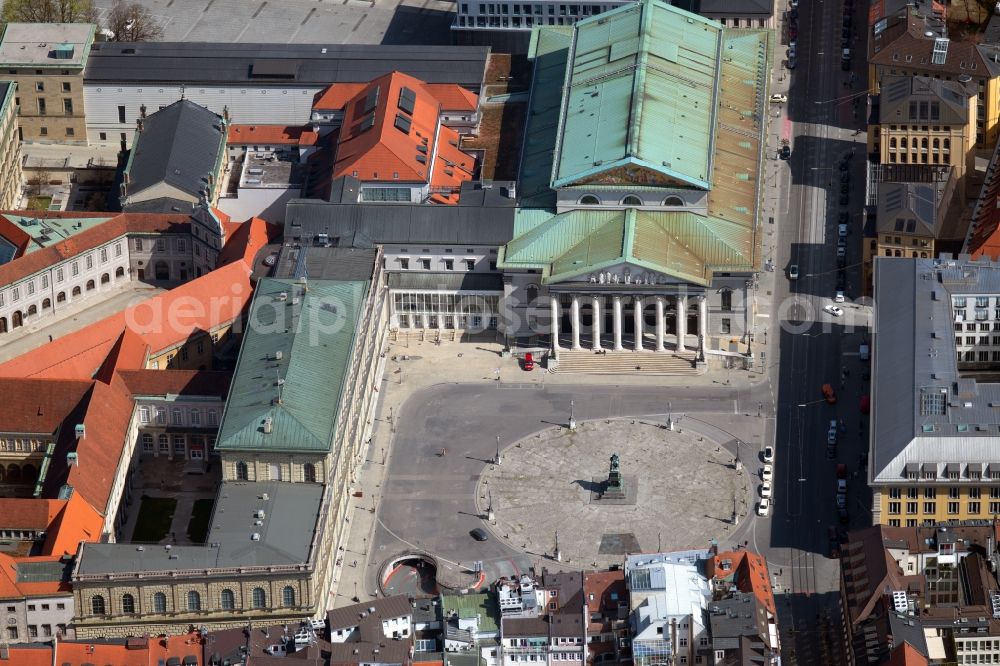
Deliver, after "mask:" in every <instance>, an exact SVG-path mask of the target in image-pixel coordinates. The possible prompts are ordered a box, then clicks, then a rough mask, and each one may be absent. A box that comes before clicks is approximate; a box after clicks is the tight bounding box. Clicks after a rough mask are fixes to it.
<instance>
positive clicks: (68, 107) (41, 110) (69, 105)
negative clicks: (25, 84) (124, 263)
mask: <svg viewBox="0 0 1000 666" xmlns="http://www.w3.org/2000/svg"><path fill="white" fill-rule="evenodd" d="M35 102H36V104H37V105H38V106H37V108H38V115H40V116H47V115H48V114H49V109H48V105H47V104H46V100H45V98H44V97H38V98H36V100H35ZM14 103H15V104H17V105H18V106H19V107H20V106H21V98H20V97H15V98H14ZM63 115H66V116H72V115H73V100H71V99H69V98H68V97H67V98H66V99H64V100H63Z"/></svg>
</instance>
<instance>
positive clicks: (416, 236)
mask: <svg viewBox="0 0 1000 666" xmlns="http://www.w3.org/2000/svg"><path fill="white" fill-rule="evenodd" d="M515 211H516V209H515V208H514V207H513V206H499V207H492V206H482V207H478V206H432V205H421V204H392V203H387V204H377V203H364V204H336V203H329V202H326V201H320V200H318V199H293V200H292V201H290V202H288V206H287V208H286V212H285V242H288V241H293V240H295V239H311V238H313V237H315V236H316V235H318V234H321V233H325V234H328V235H329V237H330V242H331V243H334V244H335V245H339V246H341V247H373V246H374V245H376V244H380V243H383V244H384V243H427V244H438V245H466V244H467V245H490V246H499V245H503V244H505V243H507V242H508V241H510V239H511V238H513V234H514V214H515ZM335 239H336V242H334V240H335Z"/></svg>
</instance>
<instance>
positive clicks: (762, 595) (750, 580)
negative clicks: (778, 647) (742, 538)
mask: <svg viewBox="0 0 1000 666" xmlns="http://www.w3.org/2000/svg"><path fill="white" fill-rule="evenodd" d="M723 560H731V561H732V568H731V569H729V570H727V571H723V569H722V565H721V562H722V561H723ZM713 566H714V576H715V577H716V578H729V577H733V579H734V582H735V583H736V587H737V588H739V590H740V592H752V593H753V595H754V596H755V597H756V598H757V602H758V603H759V604H760V605H761V606H763V607H764V608H766V609H767V611H768V612H769V613H771V614H772V615H773V614H776V613H777V609H776V608H775V605H774V591H773V590H772V589H771V578H770V575H769V574H768V571H767V560H765V559H764V557H763V556H761V555H758V554H757V553H751V552H750V551H746V550H737V551H729V552H725V553H719V554H718V555H716V556H715V559H714V562H713Z"/></svg>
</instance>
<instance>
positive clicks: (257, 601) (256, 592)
mask: <svg viewBox="0 0 1000 666" xmlns="http://www.w3.org/2000/svg"><path fill="white" fill-rule="evenodd" d="M252 598H253V607H254V608H264V604H265V603H266V602H267V596H266V595H265V594H264V588H262V587H255V588H253V597H252Z"/></svg>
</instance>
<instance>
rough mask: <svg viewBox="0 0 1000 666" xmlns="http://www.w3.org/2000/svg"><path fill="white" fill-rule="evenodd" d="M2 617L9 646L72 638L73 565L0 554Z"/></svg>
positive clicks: (0, 636)
mask: <svg viewBox="0 0 1000 666" xmlns="http://www.w3.org/2000/svg"><path fill="white" fill-rule="evenodd" d="M0 618H3V620H2V621H3V629H2V632H3V633H2V634H0V642H3V643H6V644H9V643H29V642H36V641H38V642H40V641H51V640H54V639H55V638H56V637H59V638H72V637H73V631H72V626H71V620H72V619H73V592H72V590H71V589H70V585H69V563H68V562H67V561H66V560H64V559H63V558H62V557H51V556H50V557H11V556H10V555H8V554H7V553H0Z"/></svg>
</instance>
